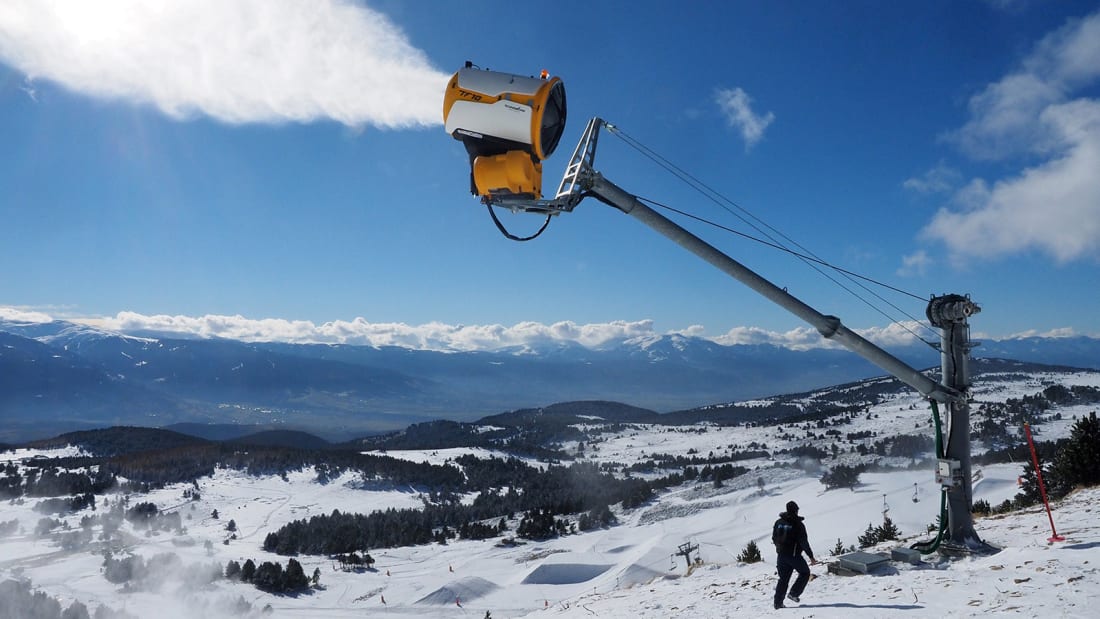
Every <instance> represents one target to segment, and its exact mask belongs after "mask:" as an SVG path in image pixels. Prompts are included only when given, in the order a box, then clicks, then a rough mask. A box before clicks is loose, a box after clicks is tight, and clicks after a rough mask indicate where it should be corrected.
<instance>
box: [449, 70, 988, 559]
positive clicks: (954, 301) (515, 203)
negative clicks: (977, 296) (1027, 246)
mask: <svg viewBox="0 0 1100 619" xmlns="http://www.w3.org/2000/svg"><path fill="white" fill-rule="evenodd" d="M471 71H473V69H472V68H471V66H470V64H469V63H467V67H466V69H463V70H461V71H459V72H458V73H456V74H455V77H454V78H453V79H452V81H451V84H450V85H449V90H448V93H447V95H446V97H445V102H444V120H445V124H446V126H447V132H448V133H450V134H451V135H452V136H453V137H454V138H455V139H457V140H461V141H462V142H463V144H464V145H465V146H466V149H467V151H468V152H469V153H470V156H471V188H472V190H471V191H472V193H474V194H475V195H480V196H481V199H482V203H484V204H485V205H486V206H488V207H489V210H490V213H491V212H492V209H493V208H494V207H499V208H506V209H509V210H511V211H512V212H530V213H538V214H542V215H546V218H547V221H549V220H550V218H552V217H555V216H557V215H560V214H562V213H568V212H571V211H572V210H573V209H574V208H576V206H577V205H578V204H579V203H580V202H581V200H583V199H584V198H586V197H594V198H596V199H597V200H599V201H600V202H603V203H605V204H607V205H609V206H612V207H614V208H615V209H617V210H619V211H621V212H623V213H625V214H627V215H630V216H631V217H633V218H634V219H636V220H638V221H640V222H641V223H643V224H645V225H646V226H648V227H649V228H651V229H653V230H655V231H657V232H659V233H660V234H662V235H664V236H665V237H667V238H668V239H670V240H672V241H673V242H675V243H677V244H678V245H680V246H681V247H683V248H684V249H687V250H688V251H690V252H692V253H693V254H695V255H697V256H698V257H700V258H702V259H703V260H705V261H707V262H709V263H710V264H711V265H713V266H714V267H716V268H718V269H719V270H721V271H722V272H724V273H726V274H727V275H729V276H730V277H732V278H734V279H736V280H738V281H739V282H741V283H743V284H745V285H746V286H748V287H749V288H751V289H752V290H753V291H755V292H757V293H758V294H760V295H762V296H764V297H765V298H767V299H768V300H770V301H772V302H773V303H775V304H776V305H779V306H780V307H782V308H783V309H785V310H787V311H788V312H790V313H792V314H794V315H795V316H797V317H798V318H801V319H802V320H803V321H805V322H807V323H809V324H810V325H811V326H813V327H814V328H815V329H817V331H818V332H819V333H820V334H821V335H822V337H825V338H826V339H830V340H833V341H836V342H837V343H839V344H841V345H843V346H844V347H846V348H848V349H849V350H851V351H853V352H855V353H856V354H858V355H860V356H861V357H863V358H864V359H867V360H868V361H870V362H871V363H874V364H875V365H877V366H878V367H880V368H882V369H883V370H885V371H886V372H888V373H889V374H890V375H892V376H894V377H896V378H897V379H898V380H900V381H902V382H903V383H905V384H907V385H909V386H910V387H912V388H914V389H916V390H917V391H918V392H920V393H921V394H922V395H923V396H925V397H926V398H928V399H929V400H932V401H933V402H938V403H940V404H944V405H945V407H946V409H947V413H948V416H949V419H950V430H949V438H948V441H947V445H946V447H945V449H944V453H943V454H942V457H941V459H940V460H939V462H938V466H937V479H939V480H940V483H941V485H942V487H943V490H944V492H945V493H946V494H947V497H948V498H947V507H948V509H947V512H948V526H947V529H946V531H945V532H946V533H947V537H946V539H945V542H944V543H943V544H941V548H942V549H943V550H941V552H944V553H945V554H988V553H990V552H995V549H994V548H993V547H991V546H989V545H988V544H986V543H985V542H983V541H982V540H981V539H980V538H979V537H978V534H977V532H976V531H975V530H974V523H973V517H972V516H971V512H970V508H971V503H972V499H973V494H972V486H971V478H970V430H969V428H970V419H969V417H970V408H969V403H968V399H969V397H970V374H969V363H968V359H969V355H970V350H971V348H972V347H973V345H972V344H971V343H970V327H969V324H968V321H967V320H968V318H969V317H970V316H972V315H974V314H977V313H978V312H980V311H981V308H980V307H979V306H978V305H977V304H975V303H974V302H973V301H971V300H970V299H969V298H968V297H965V296H962V295H957V294H948V295H943V296H939V297H932V299H931V300H930V301H929V303H928V308H927V310H926V314H927V316H928V319H929V321H930V322H931V323H932V325H933V326H935V327H937V328H939V329H940V330H941V333H942V338H941V344H940V351H941V365H942V377H941V381H940V382H936V381H934V380H932V379H930V378H928V377H927V376H925V375H924V374H923V373H921V372H920V371H919V370H917V369H915V368H913V367H912V366H910V365H908V364H907V363H905V362H904V361H902V360H900V359H898V358H897V357H895V356H893V355H892V354H890V353H889V352H887V351H885V350H883V349H882V348H880V347H879V346H877V345H876V344H874V343H872V342H870V341H869V340H867V339H865V338H864V337H862V336H861V335H859V334H858V333H855V332H854V331H852V330H851V329H849V328H848V327H846V326H844V325H843V324H842V323H841V321H840V319H839V318H837V317H836V316H829V315H825V314H822V313H821V312H818V311H817V310H816V309H814V308H813V307H811V306H809V305H807V304H806V303H804V302H802V301H801V300H799V299H798V298H796V297H795V296H794V295H792V294H790V293H788V292H787V291H786V290H785V289H783V288H780V287H779V286H776V285H775V284H773V283H772V282H771V281H769V280H767V279H765V278H764V277H762V276H760V275H759V274H757V273H755V272H754V271H752V270H751V269H749V268H748V267H746V266H744V265H742V264H741V263H740V262H737V261H736V260H734V259H733V258H731V257H729V256H727V255H726V254H724V253H722V252H721V251H719V250H718V249H716V248H715V247H713V246H712V245H710V244H708V243H707V242H706V241H703V240H702V239H700V238H699V237H697V236H695V235H694V234H692V233H691V232H689V231H688V230H686V229H684V228H683V227H681V226H679V225H678V224H676V223H675V222H673V221H671V220H669V219H668V218H666V217H664V216H663V215H661V214H660V213H658V212H656V211H655V210H653V209H652V208H650V207H649V206H647V205H646V204H644V203H642V202H641V201H640V200H639V199H638V198H637V197H636V196H634V195H632V194H630V193H629V192H627V191H625V190H624V189H622V188H621V187H619V186H618V185H616V184H614V183H613V182H611V181H609V180H607V179H606V178H605V177H604V176H603V175H602V174H601V173H600V172H598V171H597V170H596V169H595V158H596V145H597V142H598V139H599V133H600V129H601V128H607V129H608V130H611V131H614V130H615V129H614V126H613V125H610V124H608V123H606V122H605V121H603V120H602V119H600V118H592V119H591V120H589V122H588V126H587V127H586V129H585V131H584V134H583V135H582V136H581V139H580V141H579V142H578V144H577V147H576V149H575V150H574V151H573V156H572V157H571V158H570V161H569V164H568V165H567V166H566V170H565V174H564V176H563V177H562V180H561V183H560V184H559V185H558V191H557V193H556V194H555V196H554V197H553V198H551V199H542V198H541V188H540V187H539V186H538V185H539V183H538V181H541V160H542V158H543V157H545V156H548V155H549V154H550V153H549V152H544V151H545V150H546V149H542V148H536V147H535V146H534V145H538V144H542V143H552V144H556V143H557V139H558V138H559V137H560V133H561V129H562V128H563V127H564V123H565V93H564V88H563V87H561V82H560V80H558V79H557V78H553V79H552V80H550V81H548V82H546V83H545V84H540V83H537V82H533V81H531V80H534V78H523V77H521V76H510V75H509V74H497V73H495V72H492V71H485V72H480V71H478V72H471ZM482 73H487V74H492V75H488V76H487V75H482ZM490 78H492V79H490ZM543 79H544V80H545V79H546V76H545V73H544V76H543ZM510 80H511V81H510ZM555 80H557V81H555ZM490 82H492V88H490V87H489V85H488V84H489V83H490ZM510 84H516V86H514V89H516V90H519V89H520V88H521V87H522V88H523V89H526V90H524V92H522V93H517V92H511V91H509V90H508V89H509V88H513V87H512V86H510ZM475 87H480V88H481V90H476V91H475V90H474V89H475ZM550 88H560V90H561V92H560V96H559V97H558V104H556V105H555V104H554V98H553V96H551V97H550V98H545V97H543V98H542V99H540V98H539V97H540V95H539V94H538V93H541V92H545V91H547V89H550ZM524 93H535V94H524ZM523 101H526V102H527V103H529V104H530V106H529V107H528V108H526V109H525V111H524V113H528V112H529V113H530V114H531V116H530V122H529V124H528V125H525V126H529V127H530V130H531V133H530V135H528V134H525V133H522V132H521V133H519V134H513V135H512V136H511V137H508V138H507V139H502V138H501V137H499V136H498V134H500V135H504V134H505V133H507V132H508V131H509V130H510V129H509V130H501V131H495V128H496V126H497V125H498V124H499V125H501V126H503V125H505V124H507V123H511V122H512V116H513V115H514V113H515V108H516V107H517V106H516V103H517V102H523ZM486 104H488V106H491V107H482V106H485V105H486ZM519 107H523V106H522V105H520V106H519ZM498 112H499V114H498ZM498 117H499V118H500V119H505V121H503V122H502V121H499V120H498ZM525 122H526V121H525ZM464 123H469V124H471V125H472V126H465V125H464ZM540 132H541V133H540ZM547 136H550V137H549V138H548V137H547ZM501 149H504V150H505V151H507V152H506V153H505V154H501V153H502V150H501ZM510 149H511V150H510ZM517 153H518V154H519V155H523V156H522V157H520V156H515V155H516V154H517ZM532 161H534V162H535V163H534V165H535V168H532ZM487 170H488V171H487ZM532 180H535V182H534V184H533V185H532V182H531V181H532ZM494 219H495V215H494ZM498 226H499V222H498ZM544 227H545V226H544ZM502 231H503V229H502ZM540 232H541V231H540ZM506 234H507V233H506ZM508 236H509V238H513V239H515V237H512V236H511V235H508ZM536 236H537V234H536ZM532 238H533V237H532ZM517 240H527V239H517ZM680 550H681V553H679V554H684V555H685V558H686V557H687V553H686V552H684V551H685V550H686V548H683V547H682V548H681V549H680Z"/></svg>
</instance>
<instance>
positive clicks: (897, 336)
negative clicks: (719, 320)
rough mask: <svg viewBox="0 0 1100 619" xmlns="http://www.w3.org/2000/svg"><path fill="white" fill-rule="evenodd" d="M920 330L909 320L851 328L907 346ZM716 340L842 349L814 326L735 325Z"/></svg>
mask: <svg viewBox="0 0 1100 619" xmlns="http://www.w3.org/2000/svg"><path fill="white" fill-rule="evenodd" d="M919 329H921V326H920V323H917V322H912V321H908V322H904V323H901V324H897V323H895V324H890V325H888V326H886V327H871V328H869V329H852V331H855V332H856V333H858V334H859V335H861V336H862V337H864V338H866V339H867V340H869V341H871V342H873V343H875V344H877V345H879V346H906V345H909V344H913V343H915V342H916V341H917V338H916V336H914V335H913V333H912V332H914V331H919ZM713 340H714V341H715V342H717V343H719V344H722V345H724V346H734V345H738V344H750V345H751V344H764V345H772V346H781V347H783V348H789V349H791V350H811V349H815V348H835V349H842V348H843V346H841V345H840V344H837V343H836V342H833V341H830V340H827V339H825V338H824V337H822V335H821V334H820V333H818V332H817V329H814V328H812V327H797V328H795V329H791V330H790V331H785V332H778V331H768V330H766V329H761V328H759V327H734V328H733V329H730V330H729V331H727V332H726V333H725V334H724V335H720V336H718V337H716V338H713Z"/></svg>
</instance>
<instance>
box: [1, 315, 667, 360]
mask: <svg viewBox="0 0 1100 619" xmlns="http://www.w3.org/2000/svg"><path fill="white" fill-rule="evenodd" d="M2 316H3V315H2V314H0V317H2ZM78 322H82V323H84V324H88V325H91V326H94V327H98V328H101V329H106V330H110V331H118V332H123V333H136V332H154V333H158V334H164V335H174V336H177V337H200V338H212V337H220V338H228V339H235V340H241V341H246V342H293V343H324V344H356V345H364V346H401V347H405V348H413V349H418V350H441V351H471V350H501V349H511V348H523V347H528V346H547V345H555V344H565V343H576V344H580V345H582V346H585V347H588V348H599V347H601V346H605V345H608V344H611V343H616V342H621V341H624V340H628V339H631V338H636V337H646V336H653V335H655V332H654V330H653V322H652V321H650V320H639V321H633V322H630V321H614V322H609V323H596V324H585V325H579V324H576V323H574V322H570V321H563V322H557V323H554V324H550V325H545V324H542V323H537V322H521V323H518V324H515V325H513V326H511V327H506V326H503V325H448V324H444V323H440V322H431V323H427V324H423V325H408V324H405V323H371V322H367V321H366V320H365V319H363V318H355V319H354V320H351V321H343V320H337V321H332V322H326V323H322V324H316V323H314V322H311V321H308V320H285V319H281V318H265V319H253V318H245V317H244V316H239V315H236V316H219V315H206V316H198V317H192V316H179V315H177V316H169V315H163V314H162V315H153V316H146V315H143V314H138V313H136V312H119V313H118V314H117V315H116V316H114V317H106V318H89V319H82V320H79V321H78Z"/></svg>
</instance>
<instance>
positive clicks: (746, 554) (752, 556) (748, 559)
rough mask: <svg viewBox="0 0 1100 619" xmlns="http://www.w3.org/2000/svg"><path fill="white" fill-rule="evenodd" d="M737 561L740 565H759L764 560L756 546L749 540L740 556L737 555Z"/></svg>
mask: <svg viewBox="0 0 1100 619" xmlns="http://www.w3.org/2000/svg"><path fill="white" fill-rule="evenodd" d="M737 560H738V561H740V562H741V563H759V562H760V561H763V560H764V558H763V557H761V556H760V547H759V546H757V545H756V542H755V541H754V540H751V539H750V540H749V543H748V544H746V545H745V548H744V549H743V550H742V551H741V554H739V555H737Z"/></svg>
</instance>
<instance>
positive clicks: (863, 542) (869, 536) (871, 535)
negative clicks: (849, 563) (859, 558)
mask: <svg viewBox="0 0 1100 619" xmlns="http://www.w3.org/2000/svg"><path fill="white" fill-rule="evenodd" d="M877 543H878V532H877V531H875V525H873V524H871V523H867V530H866V531H864V532H863V535H860V536H859V547H860V548H870V547H871V546H874V545H875V544H877Z"/></svg>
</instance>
